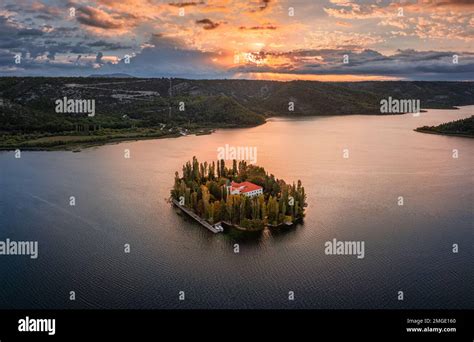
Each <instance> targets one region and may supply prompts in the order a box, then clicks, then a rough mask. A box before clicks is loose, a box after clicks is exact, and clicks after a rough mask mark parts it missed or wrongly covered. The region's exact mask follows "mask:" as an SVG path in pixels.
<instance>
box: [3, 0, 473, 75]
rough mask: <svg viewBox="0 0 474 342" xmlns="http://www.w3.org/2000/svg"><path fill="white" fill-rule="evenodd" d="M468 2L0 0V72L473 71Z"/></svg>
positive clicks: (467, 72) (15, 73) (416, 72)
mask: <svg viewBox="0 0 474 342" xmlns="http://www.w3.org/2000/svg"><path fill="white" fill-rule="evenodd" d="M473 11H474V3H473V2H471V1H465V0H449V1H448V0H443V1H437V0H432V1H430V0H428V1H426V0H424V1H410V2H405V1H400V2H398V1H375V0H374V1H370V0H367V1H350V0H317V1H300V2H297V3H293V4H292V3H289V2H287V1H277V0H272V1H270V0H259V1H257V0H256V1H237V0H236V1H224V0H222V1H219V0H208V1H180V2H178V1H176V2H174V1H169V2H166V1H148V0H134V1H131V0H124V1H121V2H114V1H110V0H85V1H80V0H73V1H70V2H63V1H59V0H45V1H34V0H27V1H23V2H17V1H13V0H6V1H3V2H2V5H1V7H0V75H3V76H28V75H31V76H88V75H98V74H111V73H125V74H128V75H132V76H137V77H169V76H173V77H183V78H249V79H274V80H285V81H286V80H292V79H307V80H327V81H331V80H334V81H344V80H348V81H351V80H387V79H407V80H472V79H474V44H473V42H474V18H473V17H472V13H473ZM18 56H20V58H18Z"/></svg>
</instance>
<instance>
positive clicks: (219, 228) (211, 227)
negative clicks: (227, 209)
mask: <svg viewBox="0 0 474 342" xmlns="http://www.w3.org/2000/svg"><path fill="white" fill-rule="evenodd" d="M173 204H174V205H175V206H177V207H178V208H179V209H181V210H182V211H184V212H185V213H186V214H188V215H189V216H191V217H192V218H193V219H195V220H196V221H197V222H198V223H200V224H201V225H203V226H204V227H206V228H207V229H209V230H210V231H211V232H213V233H220V232H222V231H224V228H222V226H221V224H220V222H218V223H216V224H214V225H212V224H210V223H209V222H207V221H206V220H204V219H202V218H200V217H199V216H198V215H196V214H195V213H194V212H193V211H192V210H190V209H188V208H186V207H184V206H182V205H181V204H179V202H178V201H177V200H175V199H174V198H173Z"/></svg>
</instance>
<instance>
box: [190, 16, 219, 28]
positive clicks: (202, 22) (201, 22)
mask: <svg viewBox="0 0 474 342" xmlns="http://www.w3.org/2000/svg"><path fill="white" fill-rule="evenodd" d="M196 24H198V25H202V27H203V29H205V30H213V29H215V28H217V27H218V26H219V23H215V22H213V21H212V20H211V19H207V18H206V19H201V20H196Z"/></svg>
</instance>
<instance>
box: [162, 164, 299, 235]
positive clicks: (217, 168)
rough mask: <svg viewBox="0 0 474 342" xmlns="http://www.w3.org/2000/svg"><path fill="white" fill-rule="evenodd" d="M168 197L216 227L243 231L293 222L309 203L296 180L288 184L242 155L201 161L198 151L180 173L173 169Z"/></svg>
mask: <svg viewBox="0 0 474 342" xmlns="http://www.w3.org/2000/svg"><path fill="white" fill-rule="evenodd" d="M171 200H172V202H173V203H174V204H175V205H176V206H177V207H179V208H180V209H181V210H183V211H184V212H186V213H188V214H189V215H190V216H192V217H193V218H195V219H196V220H197V221H198V222H200V223H201V224H203V225H204V226H206V225H207V227H208V228H209V229H210V230H212V231H214V232H219V231H222V224H224V225H225V226H229V227H234V228H236V229H239V230H244V231H260V230H263V229H265V227H270V228H276V227H280V226H291V225H293V224H294V223H296V222H298V221H301V220H302V219H303V217H304V215H305V213H304V211H305V207H306V206H307V204H306V194H305V190H304V187H303V186H302V184H301V181H300V180H298V182H297V183H296V184H295V183H293V184H292V185H290V184H286V182H285V181H284V180H282V179H277V178H275V176H274V175H272V174H270V175H269V174H268V173H267V172H266V171H265V169H264V168H263V167H259V166H256V165H252V164H247V162H246V161H237V160H233V161H232V167H229V168H228V167H227V166H226V165H225V161H224V160H219V161H217V163H216V162H212V163H207V162H204V163H199V162H198V160H197V159H196V157H193V160H192V162H187V163H186V164H185V165H184V166H183V174H182V176H181V177H180V176H179V173H178V172H176V173H175V181H174V186H173V189H172V190H171ZM211 227H212V228H211Z"/></svg>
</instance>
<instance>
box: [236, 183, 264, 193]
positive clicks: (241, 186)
mask: <svg viewBox="0 0 474 342" xmlns="http://www.w3.org/2000/svg"><path fill="white" fill-rule="evenodd" d="M230 186H231V190H240V192H241V193H246V192H250V191H254V190H258V189H262V187H261V186H259V185H257V184H253V183H250V182H242V183H235V182H232V183H231V185H230Z"/></svg>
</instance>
